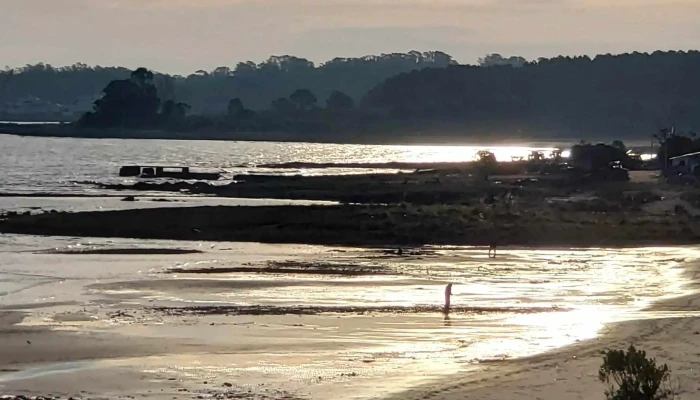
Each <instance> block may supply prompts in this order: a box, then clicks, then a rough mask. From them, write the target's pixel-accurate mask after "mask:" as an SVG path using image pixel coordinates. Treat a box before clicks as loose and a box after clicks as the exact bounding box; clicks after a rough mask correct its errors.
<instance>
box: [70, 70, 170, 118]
mask: <svg viewBox="0 0 700 400" xmlns="http://www.w3.org/2000/svg"><path fill="white" fill-rule="evenodd" d="M152 81H153V73H151V72H150V71H148V70H146V69H145V68H139V69H137V70H135V71H134V72H133V73H132V74H131V77H130V79H124V80H115V81H112V82H110V83H109V84H108V85H107V87H105V88H104V95H103V96H102V98H100V99H99V100H97V101H95V105H94V111H93V112H91V113H87V114H85V115H84V116H83V118H82V119H81V121H80V122H81V124H82V125H84V126H88V127H122V128H146V127H153V126H156V125H158V123H159V121H161V119H160V118H159V115H158V111H159V109H160V99H159V98H158V91H157V89H156V87H155V86H154V85H153V82H152Z"/></svg>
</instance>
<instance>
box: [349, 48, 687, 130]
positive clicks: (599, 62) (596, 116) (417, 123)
mask: <svg viewBox="0 0 700 400" xmlns="http://www.w3.org/2000/svg"><path fill="white" fill-rule="evenodd" d="M513 65H515V66H513ZM362 108H363V109H365V110H371V111H372V112H373V113H375V114H376V118H378V119H380V120H384V121H385V123H387V124H389V125H392V126H403V127H404V128H411V129H426V130H427V129H434V130H440V129H441V128H445V129H447V128H449V129H457V128H459V129H460V130H462V131H463V132H476V131H491V132H493V133H494V134H499V133H502V134H511V135H512V134H513V133H516V132H521V133H522V134H523V135H527V134H529V133H538V134H547V135H548V136H550V137H554V136H559V137H563V136H569V137H579V138H584V137H591V136H594V137H605V136H607V137H612V138H618V137H623V136H637V137H640V136H642V137H644V136H646V137H648V135H651V134H652V133H655V132H658V130H659V129H660V128H662V127H667V126H670V125H671V124H672V123H676V124H677V127H678V129H679V130H683V131H694V132H697V131H700V52H698V51H692V52H688V53H685V52H655V53H653V54H642V53H634V54H623V55H618V56H612V55H601V56H597V57H595V58H594V59H590V58H589V57H575V58H570V57H558V58H553V59H540V60H538V61H534V62H529V63H519V64H515V63H512V64H511V65H494V66H490V67H483V66H482V67H475V66H461V65H460V66H451V67H449V68H443V69H424V70H421V71H413V72H409V73H404V74H401V75H398V76H395V77H392V78H390V79H388V80H386V81H385V82H383V83H381V84H380V85H378V86H377V87H375V88H374V89H372V90H371V91H370V92H369V93H368V94H367V96H365V98H364V99H363V101H362Z"/></svg>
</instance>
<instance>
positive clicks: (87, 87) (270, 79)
mask: <svg viewBox="0 0 700 400" xmlns="http://www.w3.org/2000/svg"><path fill="white" fill-rule="evenodd" d="M453 64H456V63H455V61H454V60H453V58H452V57H451V56H450V55H448V54H445V53H442V52H438V51H429V52H417V51H411V52H408V53H392V54H382V55H378V56H366V57H359V58H335V59H333V60H330V61H328V62H325V63H322V64H320V65H315V64H314V63H313V62H311V61H309V60H307V59H304V58H299V57H294V56H288V55H285V56H272V57H270V58H269V59H268V60H266V61H263V62H261V63H255V62H252V61H247V62H239V63H238V64H236V65H235V66H234V67H225V66H222V67H218V68H215V69H214V70H212V71H205V70H200V71H197V72H195V73H193V74H190V75H188V76H180V75H168V74H164V73H157V72H154V74H153V84H154V85H155V87H156V88H157V89H158V92H159V95H160V97H161V99H163V101H167V100H177V101H180V102H184V103H187V104H189V105H190V107H191V111H192V112H193V113H196V114H209V115H216V114H222V113H225V112H226V110H227V107H228V103H229V101H230V100H231V99H233V98H239V99H241V100H242V101H243V102H244V103H245V104H246V105H247V106H248V107H250V108H251V109H253V110H264V109H267V108H269V106H270V103H271V102H272V101H274V100H276V99H278V98H280V97H285V96H288V95H289V94H290V93H292V92H293V91H294V90H296V89H299V88H306V89H308V90H310V91H312V92H314V93H315V94H316V95H317V96H319V97H320V98H324V99H325V98H327V97H328V96H330V95H331V93H332V92H333V91H335V90H340V91H342V92H344V93H346V94H348V95H349V96H350V97H352V98H353V99H354V100H359V99H360V98H361V97H362V96H363V95H364V94H365V93H366V92H367V91H368V90H370V89H371V88H372V87H374V86H376V85H377V84H378V83H380V82H381V81H383V80H384V79H386V78H389V77H391V76H394V75H396V74H400V73H402V72H408V71H412V70H414V69H422V68H426V67H436V68H442V67H446V66H448V65H453ZM130 74H131V71H130V70H129V69H127V68H122V67H100V66H97V67H90V66H87V65H85V64H82V63H78V64H75V65H73V66H69V67H61V68H57V67H53V66H51V65H49V64H44V63H39V64H36V65H27V66H25V67H22V68H12V69H10V68H6V69H5V70H4V71H1V72H0V103H6V102H13V101H16V100H18V99H21V98H24V97H26V96H33V97H38V98H40V99H43V100H47V101H50V102H54V103H59V104H70V103H72V102H74V101H75V99H77V98H80V97H87V96H94V95H96V94H99V93H100V92H101V91H102V89H103V88H104V87H105V86H106V85H107V84H108V83H109V82H111V81H113V80H124V79H129V77H130Z"/></svg>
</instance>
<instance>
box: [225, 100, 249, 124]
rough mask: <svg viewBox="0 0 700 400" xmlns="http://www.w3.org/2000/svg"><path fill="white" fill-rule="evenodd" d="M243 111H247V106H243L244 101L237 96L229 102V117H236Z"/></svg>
mask: <svg viewBox="0 0 700 400" xmlns="http://www.w3.org/2000/svg"><path fill="white" fill-rule="evenodd" d="M243 111H245V107H243V102H242V101H241V99H239V98H235V99H232V100H231V101H229V102H228V117H229V118H231V119H236V118H238V117H239V116H240V115H241V114H242V113H243Z"/></svg>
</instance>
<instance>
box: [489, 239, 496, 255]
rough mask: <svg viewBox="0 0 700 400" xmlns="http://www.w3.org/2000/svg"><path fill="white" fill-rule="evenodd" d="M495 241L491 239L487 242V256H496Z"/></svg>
mask: <svg viewBox="0 0 700 400" xmlns="http://www.w3.org/2000/svg"><path fill="white" fill-rule="evenodd" d="M496 247H497V244H496V241H495V240H494V241H492V242H491V244H489V258H496ZM491 252H493V255H491Z"/></svg>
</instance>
